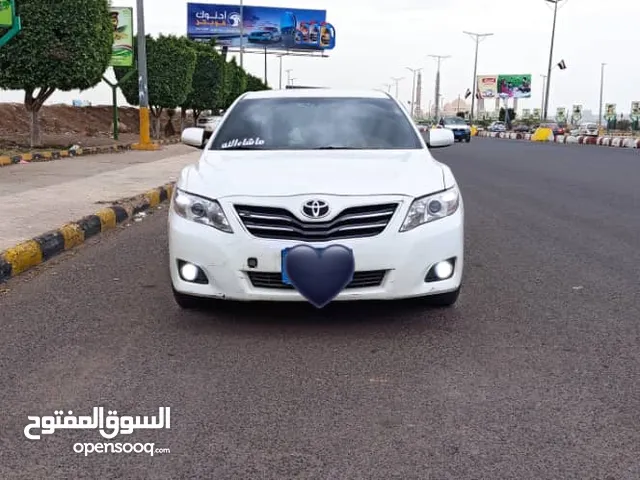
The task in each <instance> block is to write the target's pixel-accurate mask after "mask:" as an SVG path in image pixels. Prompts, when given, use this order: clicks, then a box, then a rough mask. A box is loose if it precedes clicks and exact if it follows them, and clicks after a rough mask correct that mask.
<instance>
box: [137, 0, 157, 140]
mask: <svg viewBox="0 0 640 480" xmlns="http://www.w3.org/2000/svg"><path fill="white" fill-rule="evenodd" d="M136 15H137V17H138V31H137V34H138V62H137V63H138V98H139V103H140V108H139V115H140V142H139V143H137V144H135V145H134V148H135V149H136V150H155V149H156V148H157V146H156V145H154V144H153V143H151V135H150V121H149V89H148V79H147V41H146V39H147V37H146V34H145V30H144V0H137V1H136Z"/></svg>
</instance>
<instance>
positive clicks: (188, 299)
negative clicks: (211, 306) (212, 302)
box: [171, 287, 206, 310]
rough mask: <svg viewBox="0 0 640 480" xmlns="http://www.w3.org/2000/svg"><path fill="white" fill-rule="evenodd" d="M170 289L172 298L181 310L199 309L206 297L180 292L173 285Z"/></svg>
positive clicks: (203, 304) (204, 302)
mask: <svg viewBox="0 0 640 480" xmlns="http://www.w3.org/2000/svg"><path fill="white" fill-rule="evenodd" d="M171 289H172V290H173V299H174V300H175V302H176V303H177V304H178V306H179V307H180V308H181V309H183V310H199V309H201V308H203V307H204V306H205V305H206V299H204V298H201V297H194V296H193V295H187V294H185V293H180V292H178V291H177V290H176V289H175V288H173V287H171Z"/></svg>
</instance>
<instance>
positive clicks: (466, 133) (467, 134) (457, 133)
mask: <svg viewBox="0 0 640 480" xmlns="http://www.w3.org/2000/svg"><path fill="white" fill-rule="evenodd" d="M452 132H453V138H454V139H456V140H461V139H464V140H466V139H467V138H471V130H462V129H452Z"/></svg>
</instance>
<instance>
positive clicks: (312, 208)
mask: <svg viewBox="0 0 640 480" xmlns="http://www.w3.org/2000/svg"><path fill="white" fill-rule="evenodd" d="M302 213H303V214H304V216H305V217H309V218H314V219H316V218H324V217H326V216H327V215H328V214H329V204H327V202H325V201H324V200H309V201H307V202H304V204H303V205H302Z"/></svg>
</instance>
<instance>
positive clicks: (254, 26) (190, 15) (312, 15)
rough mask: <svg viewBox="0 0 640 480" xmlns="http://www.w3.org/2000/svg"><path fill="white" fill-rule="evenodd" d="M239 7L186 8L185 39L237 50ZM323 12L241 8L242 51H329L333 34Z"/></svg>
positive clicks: (210, 5) (209, 5)
mask: <svg viewBox="0 0 640 480" xmlns="http://www.w3.org/2000/svg"><path fill="white" fill-rule="evenodd" d="M240 13H241V12H240V7H239V5H221V4H206V3H188V4H187V37H188V38H190V39H192V40H196V41H209V40H210V39H212V38H214V39H215V40H216V42H217V44H218V45H220V46H223V47H235V48H238V47H240V33H241V32H240V22H241V15H240ZM326 16H327V11H326V10H308V9H299V8H281V7H254V6H250V5H244V6H243V8H242V20H243V21H242V24H243V30H244V31H243V37H244V41H243V44H244V47H245V48H260V49H264V48H267V49H269V50H316V51H317V50H331V49H333V48H334V47H335V41H336V32H335V29H334V28H333V25H331V24H330V23H327V21H326Z"/></svg>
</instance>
